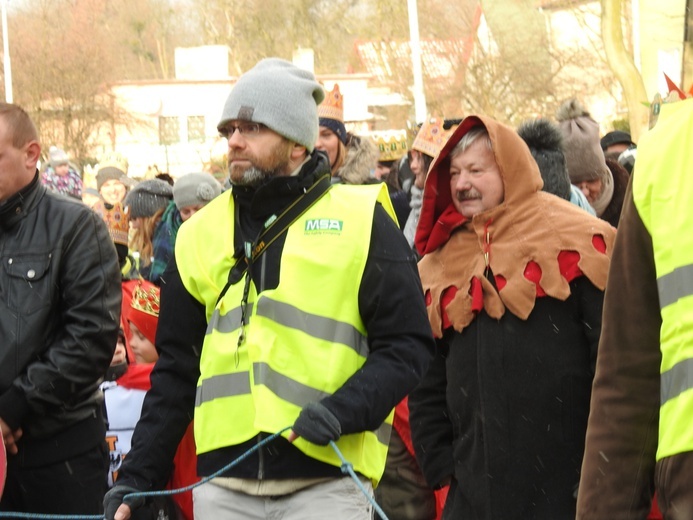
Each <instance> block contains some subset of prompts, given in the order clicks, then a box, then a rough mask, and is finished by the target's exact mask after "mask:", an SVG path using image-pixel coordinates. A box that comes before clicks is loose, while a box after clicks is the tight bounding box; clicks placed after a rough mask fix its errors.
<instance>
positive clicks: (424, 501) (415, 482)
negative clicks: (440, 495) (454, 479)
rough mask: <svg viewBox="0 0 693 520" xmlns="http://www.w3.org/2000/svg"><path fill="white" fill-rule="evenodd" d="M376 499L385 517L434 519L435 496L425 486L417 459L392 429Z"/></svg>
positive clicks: (399, 519)
mask: <svg viewBox="0 0 693 520" xmlns="http://www.w3.org/2000/svg"><path fill="white" fill-rule="evenodd" d="M375 500H376V502H378V505H380V507H381V509H382V510H383V512H384V513H385V514H386V515H387V517H388V518H392V519H397V520H432V519H433V518H435V517H436V499H435V495H434V493H433V491H432V490H431V488H429V487H428V485H427V484H426V480H425V479H424V477H423V474H422V473H421V470H420V469H419V465H418V463H417V462H416V459H415V458H414V457H412V455H411V453H409V451H408V450H407V447H406V445H405V444H404V441H403V440H402V438H401V437H400V436H399V434H398V433H397V430H395V429H394V428H393V429H392V434H391V436H390V445H389V448H388V451H387V462H386V463H385V473H384V474H383V476H382V478H381V479H380V483H379V484H378V487H377V488H375ZM376 518H380V515H376Z"/></svg>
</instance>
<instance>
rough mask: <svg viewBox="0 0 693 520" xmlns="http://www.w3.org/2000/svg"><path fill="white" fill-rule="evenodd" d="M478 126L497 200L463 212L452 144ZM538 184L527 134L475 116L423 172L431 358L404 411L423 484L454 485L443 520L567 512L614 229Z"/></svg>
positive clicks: (421, 243) (421, 244)
mask: <svg viewBox="0 0 693 520" xmlns="http://www.w3.org/2000/svg"><path fill="white" fill-rule="evenodd" d="M479 125H483V126H484V127H485V128H486V129H487V130H488V133H489V136H490V139H491V143H492V148H493V152H494V154H495V159H496V162H497V164H498V167H499V171H500V175H501V177H502V179H503V184H504V188H505V197H504V200H503V202H502V203H501V204H499V205H498V206H496V207H494V208H492V209H489V210H486V211H484V212H481V213H479V214H477V215H475V216H474V217H473V218H472V219H471V220H469V219H466V218H465V217H463V216H462V215H461V214H459V213H458V212H457V211H456V209H455V207H454V205H453V204H452V195H451V190H450V175H449V169H450V152H451V151H452V149H453V148H454V147H455V145H456V144H457V143H458V142H459V141H460V139H461V138H462V137H463V136H464V135H465V134H466V133H467V132H469V130H471V129H472V128H474V127H476V126H479ZM541 187H542V180H541V176H540V173H539V169H538V167H537V165H536V162H535V161H534V159H533V158H532V156H531V154H530V152H529V149H528V148H527V145H526V144H525V143H524V141H523V140H522V139H521V138H520V137H519V136H518V135H517V133H515V131H514V130H513V129H511V128H509V127H507V126H505V125H502V124H500V123H498V122H496V121H494V120H492V119H489V118H486V117H482V116H471V117H468V118H466V119H465V120H464V121H463V122H462V124H461V125H460V126H459V127H458V128H457V130H456V131H455V132H454V134H453V135H452V136H451V138H450V140H449V141H448V143H447V144H446V146H445V147H444V148H443V150H442V151H441V153H440V155H439V157H438V158H437V159H436V161H435V163H434V164H433V166H432V168H431V171H430V173H429V175H428V178H427V179H426V186H425V189H424V200H423V205H422V211H421V218H420V220H419V226H418V229H417V235H416V246H417V249H418V250H419V252H420V253H421V254H422V255H423V258H422V260H421V262H420V263H419V271H420V274H421V280H422V284H423V289H424V292H425V294H426V298H427V305H428V314H429V319H430V321H431V326H432V328H433V332H434V335H435V336H436V337H437V338H439V342H438V344H439V353H438V355H437V357H436V359H435V360H434V361H433V364H432V366H431V368H430V371H429V373H428V375H427V376H426V377H425V378H424V381H423V382H422V384H421V385H420V387H419V388H418V389H417V390H416V391H415V392H414V393H413V394H412V395H411V396H410V408H411V424H412V433H413V439H414V446H415V448H416V450H417V457H418V458H419V461H420V463H421V466H422V469H423V471H424V474H425V476H426V478H427V480H428V482H429V484H430V485H431V486H433V487H438V486H440V485H443V484H444V483H446V482H447V479H448V478H451V480H452V482H451V489H450V494H449V495H448V502H447V504H446V507H445V513H444V516H443V518H477V519H480V518H494V519H496V518H497V519H503V520H508V519H512V518H518V519H523V520H524V519H530V518H532V519H551V520H556V519H563V518H565V519H568V518H573V517H574V515H575V499H574V496H573V493H574V492H575V489H576V487H577V483H578V480H579V469H580V463H581V459H582V452H583V448H584V433H585V428H586V422H587V415H588V410H589V398H590V388H591V382H592V376H593V368H594V360H595V357H596V348H597V344H598V340H599V332H600V329H601V304H602V298H603V289H604V287H605V285H606V277H607V272H608V267H609V257H610V254H611V247H612V245H613V240H614V230H613V228H612V227H611V226H609V225H608V224H606V223H605V222H603V221H601V220H599V219H597V218H594V217H592V216H590V215H589V214H587V213H586V212H585V211H583V210H581V209H580V208H577V207H576V206H574V205H572V204H570V203H569V202H567V201H565V200H562V199H559V198H558V197H555V196H553V195H550V194H547V193H545V192H541V191H540V190H541ZM506 311H508V312H506Z"/></svg>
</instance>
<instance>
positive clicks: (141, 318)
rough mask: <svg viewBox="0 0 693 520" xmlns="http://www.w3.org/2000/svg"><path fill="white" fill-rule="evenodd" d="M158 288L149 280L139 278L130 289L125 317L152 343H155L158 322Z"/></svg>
mask: <svg viewBox="0 0 693 520" xmlns="http://www.w3.org/2000/svg"><path fill="white" fill-rule="evenodd" d="M160 294H161V293H160V289H159V288H158V287H157V286H156V285H154V284H153V283H151V282H148V281H146V280H140V281H139V282H138V284H137V285H136V286H135V289H134V290H133V291H132V300H131V301H130V307H129V308H128V309H127V310H126V319H127V320H128V321H130V322H132V323H134V324H135V327H137V328H138V329H139V331H140V332H141V333H142V334H143V335H144V337H145V338H147V339H148V340H149V341H151V342H152V343H156V341H155V340H156V327H157V324H158V323H159V306H160Z"/></svg>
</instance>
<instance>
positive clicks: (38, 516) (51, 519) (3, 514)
mask: <svg viewBox="0 0 693 520" xmlns="http://www.w3.org/2000/svg"><path fill="white" fill-rule="evenodd" d="M289 429H291V426H287V427H286V428H284V429H283V430H280V431H278V432H277V433H275V434H273V435H270V436H269V437H267V438H265V439H263V440H262V441H260V442H259V443H258V444H256V445H255V446H253V447H252V448H250V449H249V450H248V451H246V452H245V453H244V454H243V455H241V456H240V457H238V458H237V459H236V460H234V461H232V462H230V463H228V464H227V465H226V466H224V467H223V468H221V469H219V470H217V471H215V472H214V473H212V474H211V475H208V476H206V477H205V478H203V479H201V480H200V481H199V482H195V483H194V484H191V485H189V486H185V487H182V488H178V489H166V490H162V491H142V492H138V493H128V494H127V495H125V496H124V497H123V501H125V499H126V498H147V497H161V496H171V495H177V494H179V493H185V492H186V491H190V490H192V489H194V488H196V487H198V486H201V485H202V484H206V483H207V482H209V481H210V480H212V479H213V478H216V477H218V476H220V475H222V474H223V473H225V472H226V471H228V470H229V469H231V468H232V467H234V466H235V465H236V464H239V463H240V462H242V461H243V460H245V459H247V458H248V457H249V456H250V455H252V454H253V453H255V452H256V451H257V450H259V449H260V448H262V447H263V446H264V445H265V444H268V443H270V442H272V441H273V440H274V439H276V438H277V437H279V436H280V435H281V434H282V433H284V432H285V431H287V430H289ZM330 446H332V449H333V450H334V451H335V453H336V454H337V456H338V457H339V459H340V460H341V461H342V473H344V474H349V475H351V478H352V479H354V482H356V485H357V486H358V487H359V489H360V490H361V493H363V494H364V496H365V497H366V498H367V499H368V500H369V502H370V503H371V504H372V505H373V507H374V508H375V510H376V511H377V513H378V514H379V515H380V516H381V518H382V519H383V520H388V518H387V516H385V513H383V511H382V509H380V507H379V506H378V504H377V503H376V502H375V500H374V499H373V497H372V496H371V495H370V494H369V493H368V491H367V490H366V488H365V487H363V484H362V483H361V480H360V479H359V478H358V476H357V475H356V473H355V472H354V468H353V466H352V465H351V463H349V462H348V461H347V460H346V459H345V458H344V456H343V455H342V452H341V451H339V448H338V447H337V445H336V444H335V443H334V442H333V441H330ZM0 518H31V519H34V520H104V516H103V515H51V514H43V513H14V512H11V511H0Z"/></svg>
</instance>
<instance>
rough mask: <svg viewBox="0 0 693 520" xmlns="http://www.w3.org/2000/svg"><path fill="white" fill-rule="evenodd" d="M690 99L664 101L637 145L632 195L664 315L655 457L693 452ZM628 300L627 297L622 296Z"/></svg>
mask: <svg viewBox="0 0 693 520" xmlns="http://www.w3.org/2000/svg"><path fill="white" fill-rule="evenodd" d="M691 147H693V99H689V100H686V101H680V102H677V103H672V104H665V105H663V106H662V111H661V114H660V116H659V120H658V122H657V124H656V126H655V127H654V128H653V129H652V130H650V131H649V132H648V133H647V134H645V135H644V136H643V137H642V139H641V140H640V143H639V144H638V158H637V160H636V162H635V172H634V174H633V200H634V203H635V206H636V208H637V210H638V213H639V215H640V218H641V219H642V222H643V224H644V225H645V227H646V228H647V230H648V232H649V233H650V235H651V236H652V246H653V249H654V261H655V267H656V271H657V286H658V291H659V305H660V309H661V315H662V328H661V330H660V348H661V351H662V364H661V367H660V372H661V384H660V393H661V408H660V417H659V446H658V449H657V460H661V459H662V458H665V457H669V456H671V455H675V454H677V453H682V452H687V451H693V425H692V424H691V423H692V421H693V232H691V229H692V228H693V177H692V175H693V154H692V153H682V150H685V151H686V152H688V151H690V150H691ZM623 304H624V305H627V304H628V302H623Z"/></svg>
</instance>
